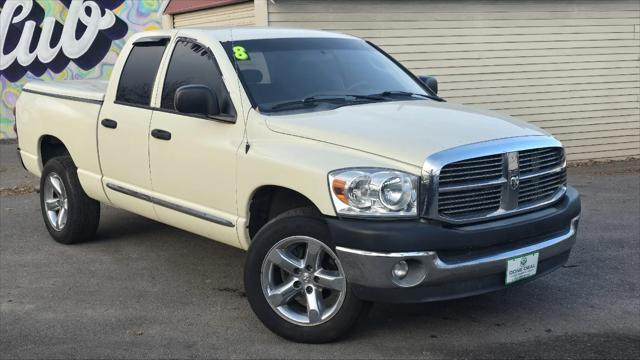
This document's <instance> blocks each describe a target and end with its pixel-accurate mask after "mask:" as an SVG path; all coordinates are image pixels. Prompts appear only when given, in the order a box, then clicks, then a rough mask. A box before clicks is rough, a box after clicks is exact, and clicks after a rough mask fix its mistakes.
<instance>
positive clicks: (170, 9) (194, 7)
mask: <svg viewBox="0 0 640 360" xmlns="http://www.w3.org/2000/svg"><path fill="white" fill-rule="evenodd" d="M248 1H253V0H169V4H168V5H167V7H166V8H165V10H164V13H165V14H166V15H176V14H184V13H188V12H192V11H198V10H204V9H211V8H216V7H221V6H226V5H233V4H238V3H243V2H248Z"/></svg>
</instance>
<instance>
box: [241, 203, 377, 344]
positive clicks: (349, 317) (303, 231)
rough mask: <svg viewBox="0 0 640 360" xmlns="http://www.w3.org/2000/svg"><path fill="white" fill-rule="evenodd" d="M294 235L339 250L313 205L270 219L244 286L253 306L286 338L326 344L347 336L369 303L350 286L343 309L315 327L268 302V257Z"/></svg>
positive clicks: (248, 262)
mask: <svg viewBox="0 0 640 360" xmlns="http://www.w3.org/2000/svg"><path fill="white" fill-rule="evenodd" d="M291 236H308V237H312V238H314V239H317V240H320V241H321V242H323V243H324V244H325V245H327V246H328V247H329V248H330V249H332V250H333V251H334V252H335V246H333V244H332V242H331V238H330V235H329V231H328V229H327V226H326V224H325V222H324V221H323V220H322V218H321V217H320V216H319V215H318V212H317V210H315V209H313V208H301V209H294V210H290V211H287V212H285V213H283V214H281V215H279V216H277V217H276V218H274V219H273V220H271V221H269V223H267V224H266V225H265V226H264V227H263V228H262V229H260V231H259V232H258V233H257V234H256V236H255V238H254V240H253V242H252V244H251V247H250V248H249V251H248V254H247V258H246V263H245V270H244V285H245V292H246V294H247V298H248V300H249V304H250V305H251V308H252V309H253V311H254V312H255V314H256V315H257V317H258V318H259V319H260V321H262V323H263V324H264V325H265V326H266V327H267V328H269V329H270V330H271V331H273V332H274V333H276V334H277V335H279V336H282V337H283V338H286V339H289V340H292V341H296V342H302V343H326V342H330V341H334V340H337V339H340V338H342V337H344V336H345V335H346V334H347V332H348V331H349V330H350V329H351V328H352V327H353V325H355V323H356V322H357V320H358V318H359V317H360V316H361V315H362V314H363V313H364V311H365V309H366V306H364V305H365V303H363V302H362V301H361V300H360V299H358V298H356V297H355V296H354V295H353V292H352V291H351V287H350V285H349V284H348V283H347V285H346V290H345V292H346V294H345V298H344V301H343V302H342V305H341V307H340V309H339V310H338V311H337V312H336V313H335V315H333V317H331V318H330V319H329V320H327V321H326V322H324V323H321V324H318V325H314V326H304V325H297V324H294V323H292V322H289V321H287V320H285V319H284V318H283V317H281V316H280V315H278V314H277V313H276V312H275V311H274V310H273V308H272V307H271V305H269V302H268V301H267V299H266V297H265V295H264V293H263V290H262V285H261V272H262V264H263V261H264V258H265V257H266V256H267V254H268V253H269V251H270V249H271V248H272V247H273V246H274V245H275V244H276V243H278V242H279V241H280V240H283V239H286V238H288V237H291Z"/></svg>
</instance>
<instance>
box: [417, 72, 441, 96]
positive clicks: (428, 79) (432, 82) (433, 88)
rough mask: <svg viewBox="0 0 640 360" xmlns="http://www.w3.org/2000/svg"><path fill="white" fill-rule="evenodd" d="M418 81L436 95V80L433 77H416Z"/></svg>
mask: <svg viewBox="0 0 640 360" xmlns="http://www.w3.org/2000/svg"><path fill="white" fill-rule="evenodd" d="M418 79H420V81H422V82H423V83H424V84H425V85H427V87H428V88H429V89H430V90H431V91H433V93H434V94H436V95H438V80H437V79H436V78H435V77H433V76H418Z"/></svg>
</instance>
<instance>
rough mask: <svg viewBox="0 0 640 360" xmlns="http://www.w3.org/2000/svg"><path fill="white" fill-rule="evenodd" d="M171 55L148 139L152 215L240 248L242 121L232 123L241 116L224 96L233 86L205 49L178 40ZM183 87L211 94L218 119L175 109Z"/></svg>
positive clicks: (231, 80)
mask: <svg viewBox="0 0 640 360" xmlns="http://www.w3.org/2000/svg"><path fill="white" fill-rule="evenodd" d="M218 50H219V55H218V56H217V57H220V56H224V54H223V53H222V54H221V53H220V52H222V51H223V50H222V47H221V46H220V47H219V49H218ZM171 51H172V54H171V57H170V60H169V61H168V63H167V64H166V73H165V77H164V80H163V82H162V86H161V89H162V90H161V92H160V93H159V98H158V99H157V101H159V109H157V110H156V111H154V113H153V117H152V119H151V134H152V136H151V138H150V139H149V154H150V161H151V179H152V184H153V190H154V196H156V197H157V198H158V199H159V201H157V202H156V205H155V210H156V213H157V214H158V218H159V219H160V221H162V222H164V223H167V224H170V225H173V226H176V227H179V228H183V229H188V230H189V231H191V232H195V233H198V234H200V235H203V236H206V237H210V238H213V239H215V240H218V241H221V242H225V243H228V244H231V245H234V246H238V238H237V234H236V229H235V228H234V227H235V222H236V219H237V212H236V156H237V152H238V150H239V148H240V147H241V144H242V142H243V135H244V122H243V121H235V119H236V114H238V113H239V112H238V111H237V110H236V108H235V106H234V101H232V97H231V96H230V94H229V91H228V89H229V88H231V86H229V84H225V81H224V80H223V76H222V74H221V71H220V67H219V66H218V64H217V62H216V56H214V52H213V51H212V50H211V49H210V48H209V47H208V46H205V45H202V44H200V43H197V42H195V40H193V39H186V38H178V39H177V40H176V41H175V42H174V46H173V49H172V50H171ZM231 71H233V69H232V68H231ZM227 75H228V76H227V77H226V78H227V80H229V83H230V84H233V81H237V78H236V77H235V73H228V74H227ZM185 85H186V86H189V85H204V86H206V87H208V88H209V89H211V91H212V92H213V93H214V94H215V96H216V97H217V100H218V104H219V106H218V107H219V108H220V112H221V114H220V115H221V116H220V117H218V118H210V117H207V116H205V115H204V114H187V113H181V112H180V111H178V110H176V106H175V95H176V90H178V89H179V88H180V87H182V86H185ZM237 86H238V85H237V83H236V84H235V89H237Z"/></svg>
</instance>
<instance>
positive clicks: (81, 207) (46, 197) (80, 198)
mask: <svg viewBox="0 0 640 360" xmlns="http://www.w3.org/2000/svg"><path fill="white" fill-rule="evenodd" d="M40 207H41V209H42V217H43V218H44V223H45V225H46V226H47V230H48V231H49V234H50V235H51V237H53V239H54V240H55V241H57V242H59V243H62V244H74V243H78V242H82V241H86V240H89V239H91V238H93V236H94V235H95V233H96V230H97V229H98V222H99V219H100V203H98V202H97V201H95V200H93V199H91V198H89V197H88V196H87V194H86V193H85V192H84V190H83V189H82V186H81V185H80V181H79V180H78V175H77V168H76V166H75V164H74V163H73V160H71V158H70V157H68V156H61V157H56V158H53V159H51V160H49V161H48V162H47V163H46V164H45V166H44V169H43V170H42V177H41V178H40Z"/></svg>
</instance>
